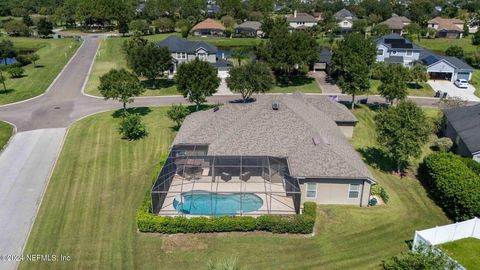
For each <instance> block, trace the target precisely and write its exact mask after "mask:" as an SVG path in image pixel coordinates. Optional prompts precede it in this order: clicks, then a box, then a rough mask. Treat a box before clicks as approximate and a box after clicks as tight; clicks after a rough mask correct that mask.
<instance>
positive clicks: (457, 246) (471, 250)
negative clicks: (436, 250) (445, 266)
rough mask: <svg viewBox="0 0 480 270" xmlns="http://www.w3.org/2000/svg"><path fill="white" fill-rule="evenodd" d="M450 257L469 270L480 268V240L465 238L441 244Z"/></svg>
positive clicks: (478, 269) (479, 269)
mask: <svg viewBox="0 0 480 270" xmlns="http://www.w3.org/2000/svg"><path fill="white" fill-rule="evenodd" d="M439 247H440V249H441V250H443V251H445V253H447V254H448V255H449V256H450V257H452V258H453V259H454V260H456V261H457V262H459V263H460V264H461V265H462V266H464V267H466V268H467V269H468V270H480V264H479V256H480V240H479V239H476V238H465V239H461V240H457V241H453V242H450V243H445V244H442V245H440V246H439Z"/></svg>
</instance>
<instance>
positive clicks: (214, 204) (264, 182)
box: [151, 145, 301, 216]
mask: <svg viewBox="0 0 480 270" xmlns="http://www.w3.org/2000/svg"><path fill="white" fill-rule="evenodd" d="M207 153H208V145H175V146H174V147H173V148H172V150H171V151H170V154H169V156H168V158H167V160H166V162H165V165H164V166H163V168H162V170H161V172H160V175H159V176H158V178H157V181H156V182H155V184H154V186H153V188H152V191H151V196H152V211H153V213H155V214H159V215H167V216H177V215H186V216H195V215H201V216H221V215H253V216H256V215H265V214H295V213H299V211H300V200H301V197H300V196H301V191H300V187H299V184H298V180H297V179H296V178H293V177H291V176H290V172H289V169H288V165H287V160H286V159H284V158H278V157H270V156H223V155H222V156H220V155H207Z"/></svg>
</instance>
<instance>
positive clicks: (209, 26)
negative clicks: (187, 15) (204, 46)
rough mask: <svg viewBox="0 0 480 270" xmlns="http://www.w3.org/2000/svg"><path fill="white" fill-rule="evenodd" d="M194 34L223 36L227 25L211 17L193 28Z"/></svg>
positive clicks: (198, 35)
mask: <svg viewBox="0 0 480 270" xmlns="http://www.w3.org/2000/svg"><path fill="white" fill-rule="evenodd" d="M192 35H193V36H195V37H223V36H225V26H223V25H222V24H221V23H219V22H217V21H215V20H213V19H210V18H209V19H206V20H204V21H201V22H199V23H198V24H196V25H195V26H194V27H193V28H192Z"/></svg>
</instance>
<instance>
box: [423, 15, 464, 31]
mask: <svg viewBox="0 0 480 270" xmlns="http://www.w3.org/2000/svg"><path fill="white" fill-rule="evenodd" d="M428 24H438V28H437V30H438V31H441V30H446V31H459V32H463V21H462V20H460V19H455V18H454V19H446V18H442V17H436V18H433V19H431V20H430V21H428ZM459 24H461V25H462V26H459Z"/></svg>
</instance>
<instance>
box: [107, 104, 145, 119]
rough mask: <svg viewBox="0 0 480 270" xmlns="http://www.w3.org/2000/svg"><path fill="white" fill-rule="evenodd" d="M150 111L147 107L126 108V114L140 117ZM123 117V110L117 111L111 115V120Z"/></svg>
mask: <svg viewBox="0 0 480 270" xmlns="http://www.w3.org/2000/svg"><path fill="white" fill-rule="evenodd" d="M151 111H152V110H151V109H150V108H149V107H138V108H128V109H127V112H128V113H131V114H133V113H138V114H139V115H141V116H145V115H147V114H149V113H150V112H151ZM122 116H123V109H118V110H116V111H114V112H113V113H112V117H113V118H120V117H122Z"/></svg>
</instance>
